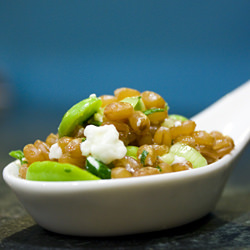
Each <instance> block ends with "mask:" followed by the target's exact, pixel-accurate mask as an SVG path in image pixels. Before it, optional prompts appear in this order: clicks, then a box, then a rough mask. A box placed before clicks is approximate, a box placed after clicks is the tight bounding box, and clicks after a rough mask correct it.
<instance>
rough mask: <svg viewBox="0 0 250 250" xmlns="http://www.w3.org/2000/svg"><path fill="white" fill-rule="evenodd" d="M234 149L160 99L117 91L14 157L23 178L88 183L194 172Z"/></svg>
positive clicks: (82, 106) (84, 104) (84, 105)
mask: <svg viewBox="0 0 250 250" xmlns="http://www.w3.org/2000/svg"><path fill="white" fill-rule="evenodd" d="M215 129H216V128H215ZM233 148H234V142H233V140H232V138H230V137H229V136H226V135H223V134H222V133H220V132H218V131H212V132H206V131H204V130H196V123H195V122H194V121H192V120H189V119H188V118H186V117H184V116H182V115H179V114H178V115H177V114H169V106H168V104H167V102H166V101H165V100H164V98H163V97H162V96H161V95H159V94H157V93H155V92H153V91H144V92H139V91H138V90H135V89H131V88H118V89H116V90H115V91H114V94H113V95H102V96H100V97H97V96H96V95H95V94H91V95H90V96H89V97H88V98H86V99H84V100H82V101H80V102H78V103H77V104H75V105H74V106H73V107H71V108H70V109H69V110H68V111H67V112H66V113H65V115H64V116H63V118H62V120H61V122H60V124H59V127H58V131H57V133H56V134H53V133H51V134H50V135H48V137H47V138H46V139H45V141H42V140H40V139H38V140H36V141H35V142H34V143H33V144H28V145H26V146H24V148H23V150H15V151H11V152H10V155H11V156H12V157H14V158H16V159H18V163H19V166H20V167H19V176H20V177H21V178H23V179H27V180H33V181H79V180H83V181H84V180H100V179H114V178H134V177H141V176H146V175H157V174H168V173H172V172H178V171H192V169H194V168H200V167H203V166H206V165H209V164H211V163H213V162H215V161H217V160H219V159H221V158H222V157H223V156H225V155H227V154H229V153H230V152H231V151H232V149H233Z"/></svg>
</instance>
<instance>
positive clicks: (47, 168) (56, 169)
mask: <svg viewBox="0 0 250 250" xmlns="http://www.w3.org/2000/svg"><path fill="white" fill-rule="evenodd" d="M26 179H27V180H31V181H87V180H100V178H98V177H97V176H95V175H93V174H91V173H89V172H88V171H86V170H83V169H81V168H79V167H77V166H75V165H72V164H68V163H58V162H54V161H37V162H33V163H32V164H31V165H30V166H29V167H28V170H27V174H26Z"/></svg>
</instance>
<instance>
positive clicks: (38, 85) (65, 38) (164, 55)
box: [0, 0, 250, 154]
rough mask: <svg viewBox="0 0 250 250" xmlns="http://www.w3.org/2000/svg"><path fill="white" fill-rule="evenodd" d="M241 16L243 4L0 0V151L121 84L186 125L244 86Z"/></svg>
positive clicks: (245, 26)
mask: <svg viewBox="0 0 250 250" xmlns="http://www.w3.org/2000/svg"><path fill="white" fill-rule="evenodd" d="M249 10H250V1H248V0H239V1H233V0H219V1H218V0H212V1H193V0H191V1H185V0H180V1H159V0H158V1H157V0H156V1H153V0H152V1H147V0H144V1H138V0H126V1H123V0H119V1H115V0H114V1H109V0H106V1H102V0H100V1H98V0H85V1H82V0H79V1H78V0H74V1H66V0H60V1H57V0H53V1H51V0H41V1H40V0H37V1H33V0H26V1H21V0H13V1H3V0H0V76H1V77H0V110H1V111H0V126H1V131H0V133H1V144H4V145H5V146H4V147H3V148H4V149H2V151H1V152H2V153H3V154H6V152H7V151H9V150H10V149H16V148H20V147H22V146H23V145H24V144H25V143H28V142H33V141H34V140H35V139H36V138H40V139H44V137H45V136H46V135H47V134H49V133H50V132H56V129H57V126H58V124H59V122H60V119H61V117H62V116H63V114H64V113H65V111H66V110H67V109H68V108H70V107H71V106H72V105H73V104H75V103H76V102H78V101H80V100H81V99H84V98H86V97H88V96H89V94H91V93H96V94H97V95H101V94H112V93H113V90H114V89H116V88H118V87H123V86H126V87H131V88H136V89H138V90H141V91H143V90H153V91H155V92H157V93H159V94H161V95H162V96H163V97H164V98H165V99H166V101H167V102H168V103H169V106H170V113H181V114H183V115H186V116H188V117H191V116H192V115H194V114H195V113H197V112H199V111H200V110H202V109H204V108H205V107H207V106H208V105H210V104H211V103H213V102H214V101H216V100H217V99H218V98H220V97H221V96H223V95H224V94H226V93H227V92H229V91H231V90H233V89H234V88H236V87H237V86H239V85H240V84H242V83H244V82H245V81H247V80H248V79H249V76H250V47H249V44H250V15H249ZM232 115H235V116H237V114H232ZM3 150H4V152H3Z"/></svg>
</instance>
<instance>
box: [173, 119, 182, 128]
mask: <svg viewBox="0 0 250 250" xmlns="http://www.w3.org/2000/svg"><path fill="white" fill-rule="evenodd" d="M174 125H175V127H178V126H181V125H182V123H181V121H178V120H177V121H175V122H174Z"/></svg>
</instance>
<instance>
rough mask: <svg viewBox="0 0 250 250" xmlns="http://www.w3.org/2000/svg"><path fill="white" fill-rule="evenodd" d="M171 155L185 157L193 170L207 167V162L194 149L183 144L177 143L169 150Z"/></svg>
mask: <svg viewBox="0 0 250 250" xmlns="http://www.w3.org/2000/svg"><path fill="white" fill-rule="evenodd" d="M169 153H170V154H174V155H177V156H179V157H184V158H185V159H186V160H187V161H190V162H191V163H192V165H193V168H199V167H203V166H206V165H207V160H206V159H205V158H204V157H203V156H202V155H201V154H200V153H199V152H198V151H197V150H195V149H194V148H192V147H190V146H188V145H186V144H182V143H175V144H174V145H173V146H172V147H171V148H170V150H169Z"/></svg>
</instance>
